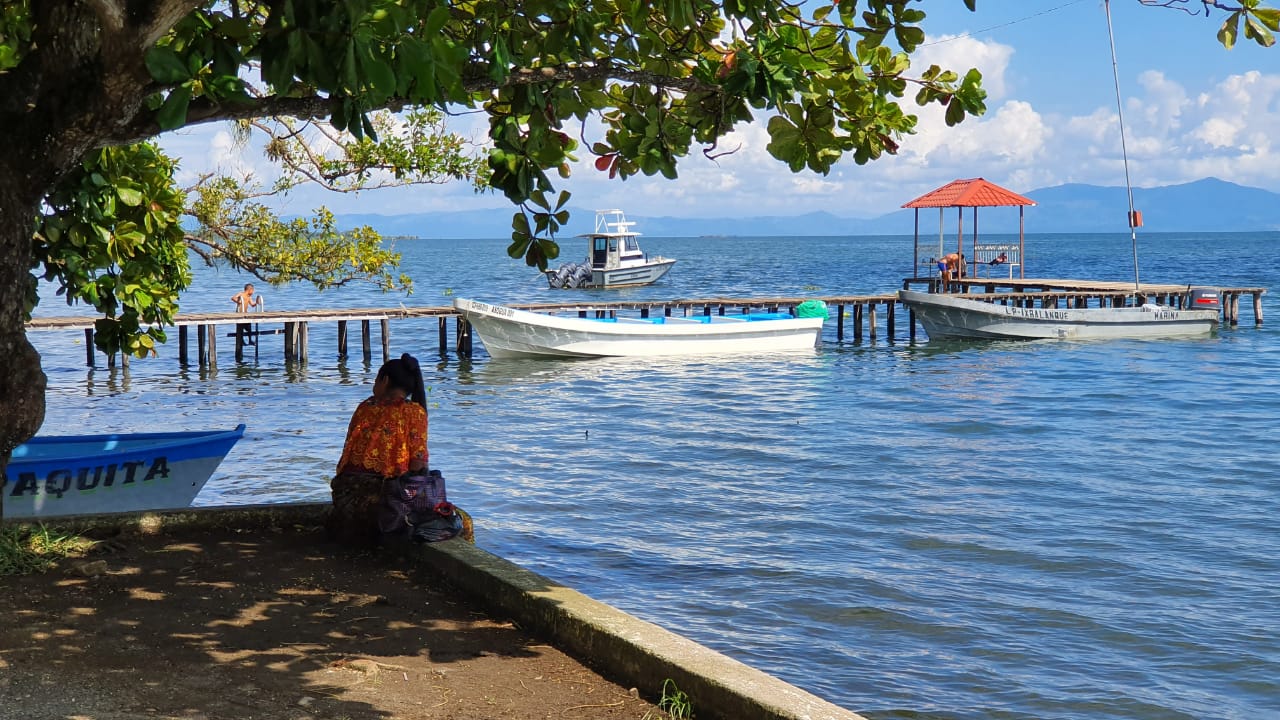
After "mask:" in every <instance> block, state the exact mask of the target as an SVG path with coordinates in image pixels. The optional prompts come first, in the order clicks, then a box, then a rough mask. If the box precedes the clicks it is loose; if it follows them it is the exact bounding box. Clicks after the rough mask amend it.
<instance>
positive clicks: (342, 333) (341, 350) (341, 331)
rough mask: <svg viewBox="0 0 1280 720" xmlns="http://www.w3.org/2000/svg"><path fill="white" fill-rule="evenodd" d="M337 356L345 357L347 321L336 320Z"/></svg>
mask: <svg viewBox="0 0 1280 720" xmlns="http://www.w3.org/2000/svg"><path fill="white" fill-rule="evenodd" d="M338 357H339V358H343V359H345V358H346V357H347V321H346V320H339V321H338Z"/></svg>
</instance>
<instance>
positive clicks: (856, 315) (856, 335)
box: [853, 303, 863, 342]
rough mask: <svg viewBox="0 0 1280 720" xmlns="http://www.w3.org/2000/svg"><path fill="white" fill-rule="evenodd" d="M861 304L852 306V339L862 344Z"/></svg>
mask: <svg viewBox="0 0 1280 720" xmlns="http://www.w3.org/2000/svg"><path fill="white" fill-rule="evenodd" d="M862 307H863V305H862V303H858V304H857V305H854V306H853V339H854V341H855V342H862Z"/></svg>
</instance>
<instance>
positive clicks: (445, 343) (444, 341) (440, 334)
mask: <svg viewBox="0 0 1280 720" xmlns="http://www.w3.org/2000/svg"><path fill="white" fill-rule="evenodd" d="M436 326H437V327H436V339H437V340H438V341H439V344H440V354H441V355H445V354H447V353H448V352H449V320H448V318H446V317H445V316H443V315H441V316H440V317H439V318H438V319H437V321H436Z"/></svg>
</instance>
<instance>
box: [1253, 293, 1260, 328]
mask: <svg viewBox="0 0 1280 720" xmlns="http://www.w3.org/2000/svg"><path fill="white" fill-rule="evenodd" d="M1253 324H1254V325H1255V326H1257V327H1262V293H1254V294H1253Z"/></svg>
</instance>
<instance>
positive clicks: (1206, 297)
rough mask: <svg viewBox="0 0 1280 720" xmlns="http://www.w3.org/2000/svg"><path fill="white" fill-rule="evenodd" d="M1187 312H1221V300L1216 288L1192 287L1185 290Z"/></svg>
mask: <svg viewBox="0 0 1280 720" xmlns="http://www.w3.org/2000/svg"><path fill="white" fill-rule="evenodd" d="M1187 309H1188V310H1221V309H1222V298H1221V297H1219V295H1218V290H1217V289H1216V288H1208V287H1193V288H1190V289H1188V290H1187Z"/></svg>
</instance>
